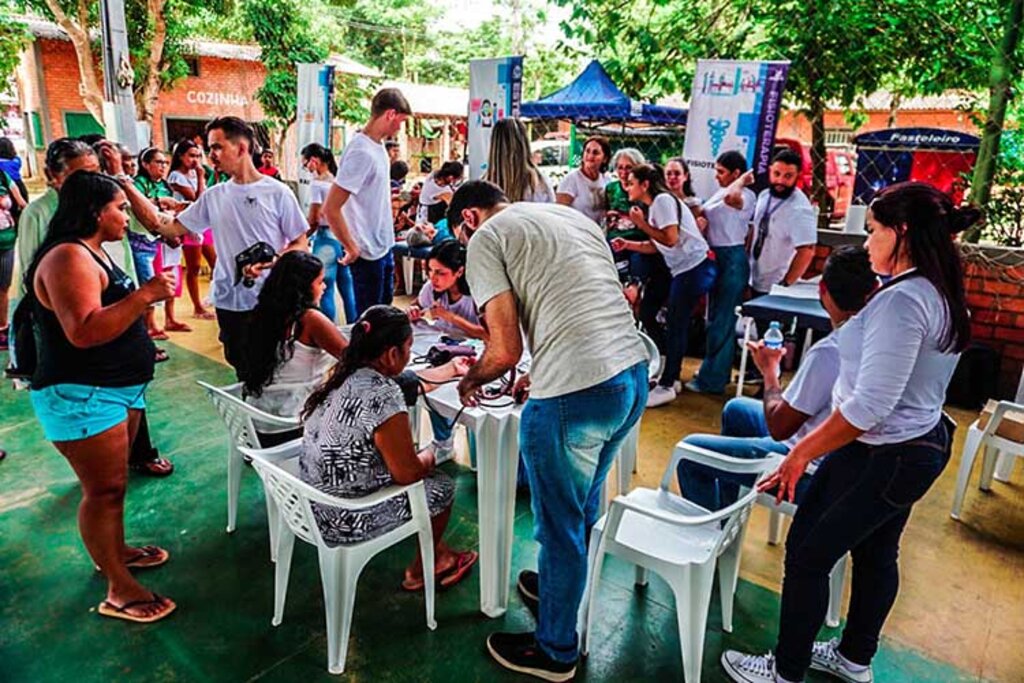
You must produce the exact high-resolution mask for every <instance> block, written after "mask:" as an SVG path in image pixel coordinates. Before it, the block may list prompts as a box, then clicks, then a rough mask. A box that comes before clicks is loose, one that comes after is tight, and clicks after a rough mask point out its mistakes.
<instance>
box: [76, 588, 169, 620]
mask: <svg viewBox="0 0 1024 683" xmlns="http://www.w3.org/2000/svg"><path fill="white" fill-rule="evenodd" d="M154 604H161V605H163V604H164V599H163V598H162V597H160V596H159V595H157V594H156V593H153V599H152V600H132V601H131V602H126V603H124V604H123V605H121V606H120V607H118V606H117V605H115V604H114V603H112V602H110V601H108V600H104V601H103V602H101V603H100V605H99V607H97V608H96V611H97V612H99V613H100V615H101V616H104V617H110V618H111V619H124V620H125V621H134V622H135V623H137V624H152V623H153V622H154V621H160V620H161V619H163V618H164V617H167V616H169V615H170V614H171V612H173V611H174V610H176V609H177V608H178V606H177V605H176V604H174V603H171V605H170V606H169V607H168V608H167V609H165V610H164V611H163V612H157V613H156V614H153V615H151V616H148V617H137V616H135V615H134V614H129V613H128V610H130V609H131V608H132V607H142V606H144V605H154Z"/></svg>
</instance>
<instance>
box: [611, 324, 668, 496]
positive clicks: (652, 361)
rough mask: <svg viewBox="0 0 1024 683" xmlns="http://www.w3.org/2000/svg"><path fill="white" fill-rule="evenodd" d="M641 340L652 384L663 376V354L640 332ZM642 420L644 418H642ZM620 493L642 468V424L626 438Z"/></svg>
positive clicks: (621, 464) (637, 425)
mask: <svg viewBox="0 0 1024 683" xmlns="http://www.w3.org/2000/svg"><path fill="white" fill-rule="evenodd" d="M639 334H640V340H641V341H642V342H643V343H644V349H646V350H647V381H649V382H652V381H654V380H656V379H658V377H660V376H661V352H660V351H658V345H657V344H655V343H654V340H653V339H651V338H650V337H649V336H647V335H646V334H644V333H643V332H640V333H639ZM641 419H642V418H641ZM619 466H620V468H621V471H620V473H619V493H625V492H626V491H628V490H629V482H630V479H631V477H630V476H629V475H630V474H636V473H637V471H638V470H639V468H640V422H639V421H638V422H637V423H636V426H635V427H634V428H633V431H631V432H630V433H629V436H627V437H626V441H625V443H623V444H622V455H621V457H620V464H619Z"/></svg>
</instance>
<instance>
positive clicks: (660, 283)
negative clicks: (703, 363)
mask: <svg viewBox="0 0 1024 683" xmlns="http://www.w3.org/2000/svg"><path fill="white" fill-rule="evenodd" d="M671 287H672V273H671V272H669V269H668V266H666V265H665V259H663V258H662V257H661V255H660V254H654V255H653V258H652V259H651V272H650V276H649V277H648V278H647V284H646V286H645V287H644V297H643V299H641V300H640V324H641V325H643V328H644V332H646V333H647V336H648V337H650V338H651V340H652V341H653V342H654V345H655V346H657V347H658V351H659V352H661V354H662V355H665V354H666V353H667V352H668V341H667V337H666V336H665V326H664V325H662V324H660V323H659V322H658V311H660V310H661V307H662V306H664V305H665V302H666V301H668V293H669V290H670V289H671Z"/></svg>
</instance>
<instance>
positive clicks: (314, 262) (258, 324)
mask: <svg viewBox="0 0 1024 683" xmlns="http://www.w3.org/2000/svg"><path fill="white" fill-rule="evenodd" d="M323 270H324V266H323V263H322V262H321V261H320V259H318V258H317V257H316V256H313V255H312V254H310V253H308V252H304V251H288V252H285V253H284V255H282V256H281V258H279V259H278V260H277V263H275V264H274V267H273V268H271V270H270V275H269V276H267V281H266V282H265V283H264V284H263V289H262V290H260V295H259V299H258V300H257V303H256V308H255V309H253V316H252V328H251V333H250V335H249V345H248V349H247V351H246V353H247V355H248V359H247V360H248V363H249V372H248V373H247V375H246V377H245V386H244V387H243V393H244V395H245V396H255V397H259V396H260V395H261V394H262V393H263V389H265V388H266V387H267V386H269V385H270V384H271V383H272V382H273V381H274V374H275V373H276V372H277V369H278V368H279V367H280V366H281V365H282V364H284V363H286V362H287V361H288V360H289V359H291V357H292V355H293V354H294V353H295V340H296V339H297V338H298V336H299V335H300V334H301V333H302V322H301V321H302V316H303V314H305V312H306V311H308V310H309V309H311V308H316V303H315V302H314V301H313V281H314V280H316V278H317V277H318V276H319V275H320V274H321V273H322V272H323Z"/></svg>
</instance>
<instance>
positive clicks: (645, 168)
mask: <svg viewBox="0 0 1024 683" xmlns="http://www.w3.org/2000/svg"><path fill="white" fill-rule="evenodd" d="M629 174H630V175H631V176H633V179H634V180H636V181H637V182H638V183H647V191H648V192H649V193H650V195H651V199H652V200H654V199H655V198H656V197H657V196H658V195H659V194H672V191H671V190H669V189H668V185H666V184H665V171H664V170H663V169H662V168H661V166H659V165H658V164H640V165H639V166H634V167H633V170H631V171H630V172H629Z"/></svg>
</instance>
